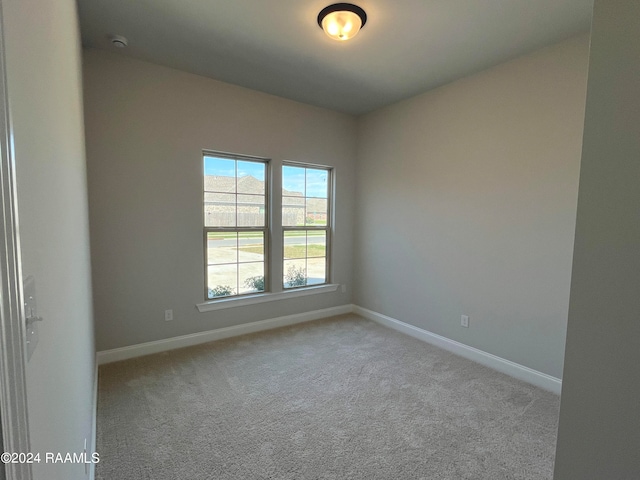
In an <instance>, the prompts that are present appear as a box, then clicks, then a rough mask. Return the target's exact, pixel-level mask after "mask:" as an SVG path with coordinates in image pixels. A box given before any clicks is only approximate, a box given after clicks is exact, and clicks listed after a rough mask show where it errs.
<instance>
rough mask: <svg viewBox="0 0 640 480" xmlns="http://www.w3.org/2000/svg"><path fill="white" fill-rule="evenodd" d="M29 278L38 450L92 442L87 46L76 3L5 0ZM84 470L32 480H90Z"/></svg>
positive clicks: (31, 398) (32, 405)
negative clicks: (35, 338) (36, 335)
mask: <svg viewBox="0 0 640 480" xmlns="http://www.w3.org/2000/svg"><path fill="white" fill-rule="evenodd" d="M2 7H3V11H4V25H5V28H6V30H5V35H6V37H5V38H6V54H7V74H8V92H9V100H10V105H11V112H12V115H13V125H14V133H15V138H14V140H15V158H16V168H17V191H18V210H19V217H20V218H19V222H20V235H21V247H22V266H23V275H24V276H27V275H33V276H34V277H35V280H36V293H37V302H38V314H39V315H40V316H42V317H44V321H43V322H42V323H41V324H39V325H38V327H39V330H40V341H39V344H38V347H37V349H36V351H35V352H34V354H33V357H32V358H31V361H30V362H29V363H28V365H27V372H26V373H27V397H28V410H29V423H30V431H31V432H30V433H31V447H32V451H33V452H41V454H42V455H44V452H47V451H49V452H67V451H68V452H82V450H83V447H84V441H85V438H86V439H88V440H89V441H90V440H91V438H92V432H91V429H92V405H93V403H94V398H93V388H94V372H95V366H94V358H95V351H94V342H93V322H92V320H93V319H92V308H91V272H90V256H89V227H88V212H87V191H86V171H85V151H84V132H83V119H82V89H81V69H80V60H81V53H80V44H79V32H78V24H77V18H76V3H75V1H74V0H56V1H54V2H52V1H50V0H3V1H2ZM84 470H85V467H84V465H81V464H65V465H56V466H52V465H47V464H45V463H44V462H43V463H40V464H36V465H34V478H35V479H43V480H44V479H46V480H56V479H60V480H72V479H81V478H86V477H85V473H84Z"/></svg>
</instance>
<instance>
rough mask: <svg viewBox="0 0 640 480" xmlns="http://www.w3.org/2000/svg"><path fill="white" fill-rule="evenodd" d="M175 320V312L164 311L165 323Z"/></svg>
mask: <svg viewBox="0 0 640 480" xmlns="http://www.w3.org/2000/svg"><path fill="white" fill-rule="evenodd" d="M171 320H173V310H165V311H164V321H165V322H170V321H171Z"/></svg>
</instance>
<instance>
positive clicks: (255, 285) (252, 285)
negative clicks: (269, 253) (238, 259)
mask: <svg viewBox="0 0 640 480" xmlns="http://www.w3.org/2000/svg"><path fill="white" fill-rule="evenodd" d="M238 268H239V275H240V277H239V279H240V293H249V292H264V263H262V262H255V263H241V264H239V265H238Z"/></svg>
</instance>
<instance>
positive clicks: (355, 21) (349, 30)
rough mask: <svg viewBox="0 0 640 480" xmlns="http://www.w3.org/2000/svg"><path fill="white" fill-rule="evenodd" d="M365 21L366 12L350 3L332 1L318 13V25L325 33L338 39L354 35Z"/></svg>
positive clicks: (345, 38) (341, 39) (347, 38)
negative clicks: (332, 2) (331, 3)
mask: <svg viewBox="0 0 640 480" xmlns="http://www.w3.org/2000/svg"><path fill="white" fill-rule="evenodd" d="M365 23H367V14H366V12H365V11H364V10H363V9H362V8H360V7H358V6H357V5H353V4H351V3H334V4H333V5H329V6H328V7H326V8H323V9H322V10H321V11H320V13H319V14H318V25H320V27H321V28H322V29H323V30H324V31H325V33H326V34H327V35H329V36H330V37H331V38H333V39H334V40H339V41H344V40H349V39H350V38H353V37H355V36H356V34H357V33H358V32H359V31H360V29H361V28H362V27H364V24H365Z"/></svg>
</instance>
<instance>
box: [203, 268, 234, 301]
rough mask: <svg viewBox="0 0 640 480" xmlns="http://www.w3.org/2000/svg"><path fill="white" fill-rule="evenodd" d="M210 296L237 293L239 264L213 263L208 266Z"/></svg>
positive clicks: (224, 295)
mask: <svg viewBox="0 0 640 480" xmlns="http://www.w3.org/2000/svg"><path fill="white" fill-rule="evenodd" d="M207 277H208V278H207V280H208V283H207V285H208V287H209V288H208V297H209V298H216V297H226V296H228V295H236V294H237V293H238V292H237V286H238V265H237V264H233V265H213V266H209V267H207Z"/></svg>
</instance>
